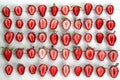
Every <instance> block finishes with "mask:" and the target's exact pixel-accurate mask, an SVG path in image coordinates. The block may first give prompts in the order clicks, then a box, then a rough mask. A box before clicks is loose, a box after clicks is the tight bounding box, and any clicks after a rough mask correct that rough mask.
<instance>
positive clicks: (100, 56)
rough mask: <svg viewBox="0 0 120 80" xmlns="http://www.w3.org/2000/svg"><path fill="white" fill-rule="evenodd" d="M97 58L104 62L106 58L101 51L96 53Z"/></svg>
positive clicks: (104, 53)
mask: <svg viewBox="0 0 120 80" xmlns="http://www.w3.org/2000/svg"><path fill="white" fill-rule="evenodd" d="M97 57H98V59H99V60H100V61H104V59H105V57H106V52H105V51H103V50H99V51H98V52H97Z"/></svg>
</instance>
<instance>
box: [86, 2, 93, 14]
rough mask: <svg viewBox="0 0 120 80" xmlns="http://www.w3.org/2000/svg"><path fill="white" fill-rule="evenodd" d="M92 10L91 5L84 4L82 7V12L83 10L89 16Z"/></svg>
mask: <svg viewBox="0 0 120 80" xmlns="http://www.w3.org/2000/svg"><path fill="white" fill-rule="evenodd" d="M92 8H93V6H92V4H91V3H86V4H85V5H84V10H85V13H86V15H89V14H90V12H91V10H92Z"/></svg>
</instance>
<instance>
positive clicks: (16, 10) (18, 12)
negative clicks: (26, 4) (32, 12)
mask: <svg viewBox="0 0 120 80" xmlns="http://www.w3.org/2000/svg"><path fill="white" fill-rule="evenodd" d="M22 12H23V9H22V7H21V6H15V8H14V13H15V14H16V15H17V16H21V15H22Z"/></svg>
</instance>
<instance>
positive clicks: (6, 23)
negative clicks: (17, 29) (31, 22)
mask: <svg viewBox="0 0 120 80" xmlns="http://www.w3.org/2000/svg"><path fill="white" fill-rule="evenodd" d="M3 24H4V26H5V27H6V28H7V29H10V28H11V26H12V20H11V19H10V18H7V19H5V20H4V22H3Z"/></svg>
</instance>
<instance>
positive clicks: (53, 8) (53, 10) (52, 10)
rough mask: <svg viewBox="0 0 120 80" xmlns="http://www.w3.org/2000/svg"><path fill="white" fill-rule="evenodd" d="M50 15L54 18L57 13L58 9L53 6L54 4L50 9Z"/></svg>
mask: <svg viewBox="0 0 120 80" xmlns="http://www.w3.org/2000/svg"><path fill="white" fill-rule="evenodd" d="M51 13H52V15H53V16H56V15H57V13H58V7H57V6H56V5H55V3H54V4H53V6H52V7H51Z"/></svg>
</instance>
